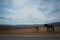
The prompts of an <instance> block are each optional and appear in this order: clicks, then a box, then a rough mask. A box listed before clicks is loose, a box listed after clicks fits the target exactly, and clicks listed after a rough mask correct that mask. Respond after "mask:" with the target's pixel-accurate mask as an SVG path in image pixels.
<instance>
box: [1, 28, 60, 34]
mask: <svg viewBox="0 0 60 40" xmlns="http://www.w3.org/2000/svg"><path fill="white" fill-rule="evenodd" d="M39 29H40V30H39V32H37V31H35V30H34V29H20V30H10V31H0V35H60V27H55V32H46V31H47V30H46V28H44V27H40V28H39Z"/></svg>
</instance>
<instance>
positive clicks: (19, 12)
mask: <svg viewBox="0 0 60 40" xmlns="http://www.w3.org/2000/svg"><path fill="white" fill-rule="evenodd" d="M52 22H60V0H0V24H12V25H13V24H45V23H52Z"/></svg>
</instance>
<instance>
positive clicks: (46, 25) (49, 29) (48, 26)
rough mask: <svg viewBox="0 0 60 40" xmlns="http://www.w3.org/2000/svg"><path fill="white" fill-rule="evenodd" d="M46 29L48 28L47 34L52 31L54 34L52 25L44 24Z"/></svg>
mask: <svg viewBox="0 0 60 40" xmlns="http://www.w3.org/2000/svg"><path fill="white" fill-rule="evenodd" d="M44 26H45V27H47V32H49V31H51V32H54V31H55V30H54V25H52V24H44Z"/></svg>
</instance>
